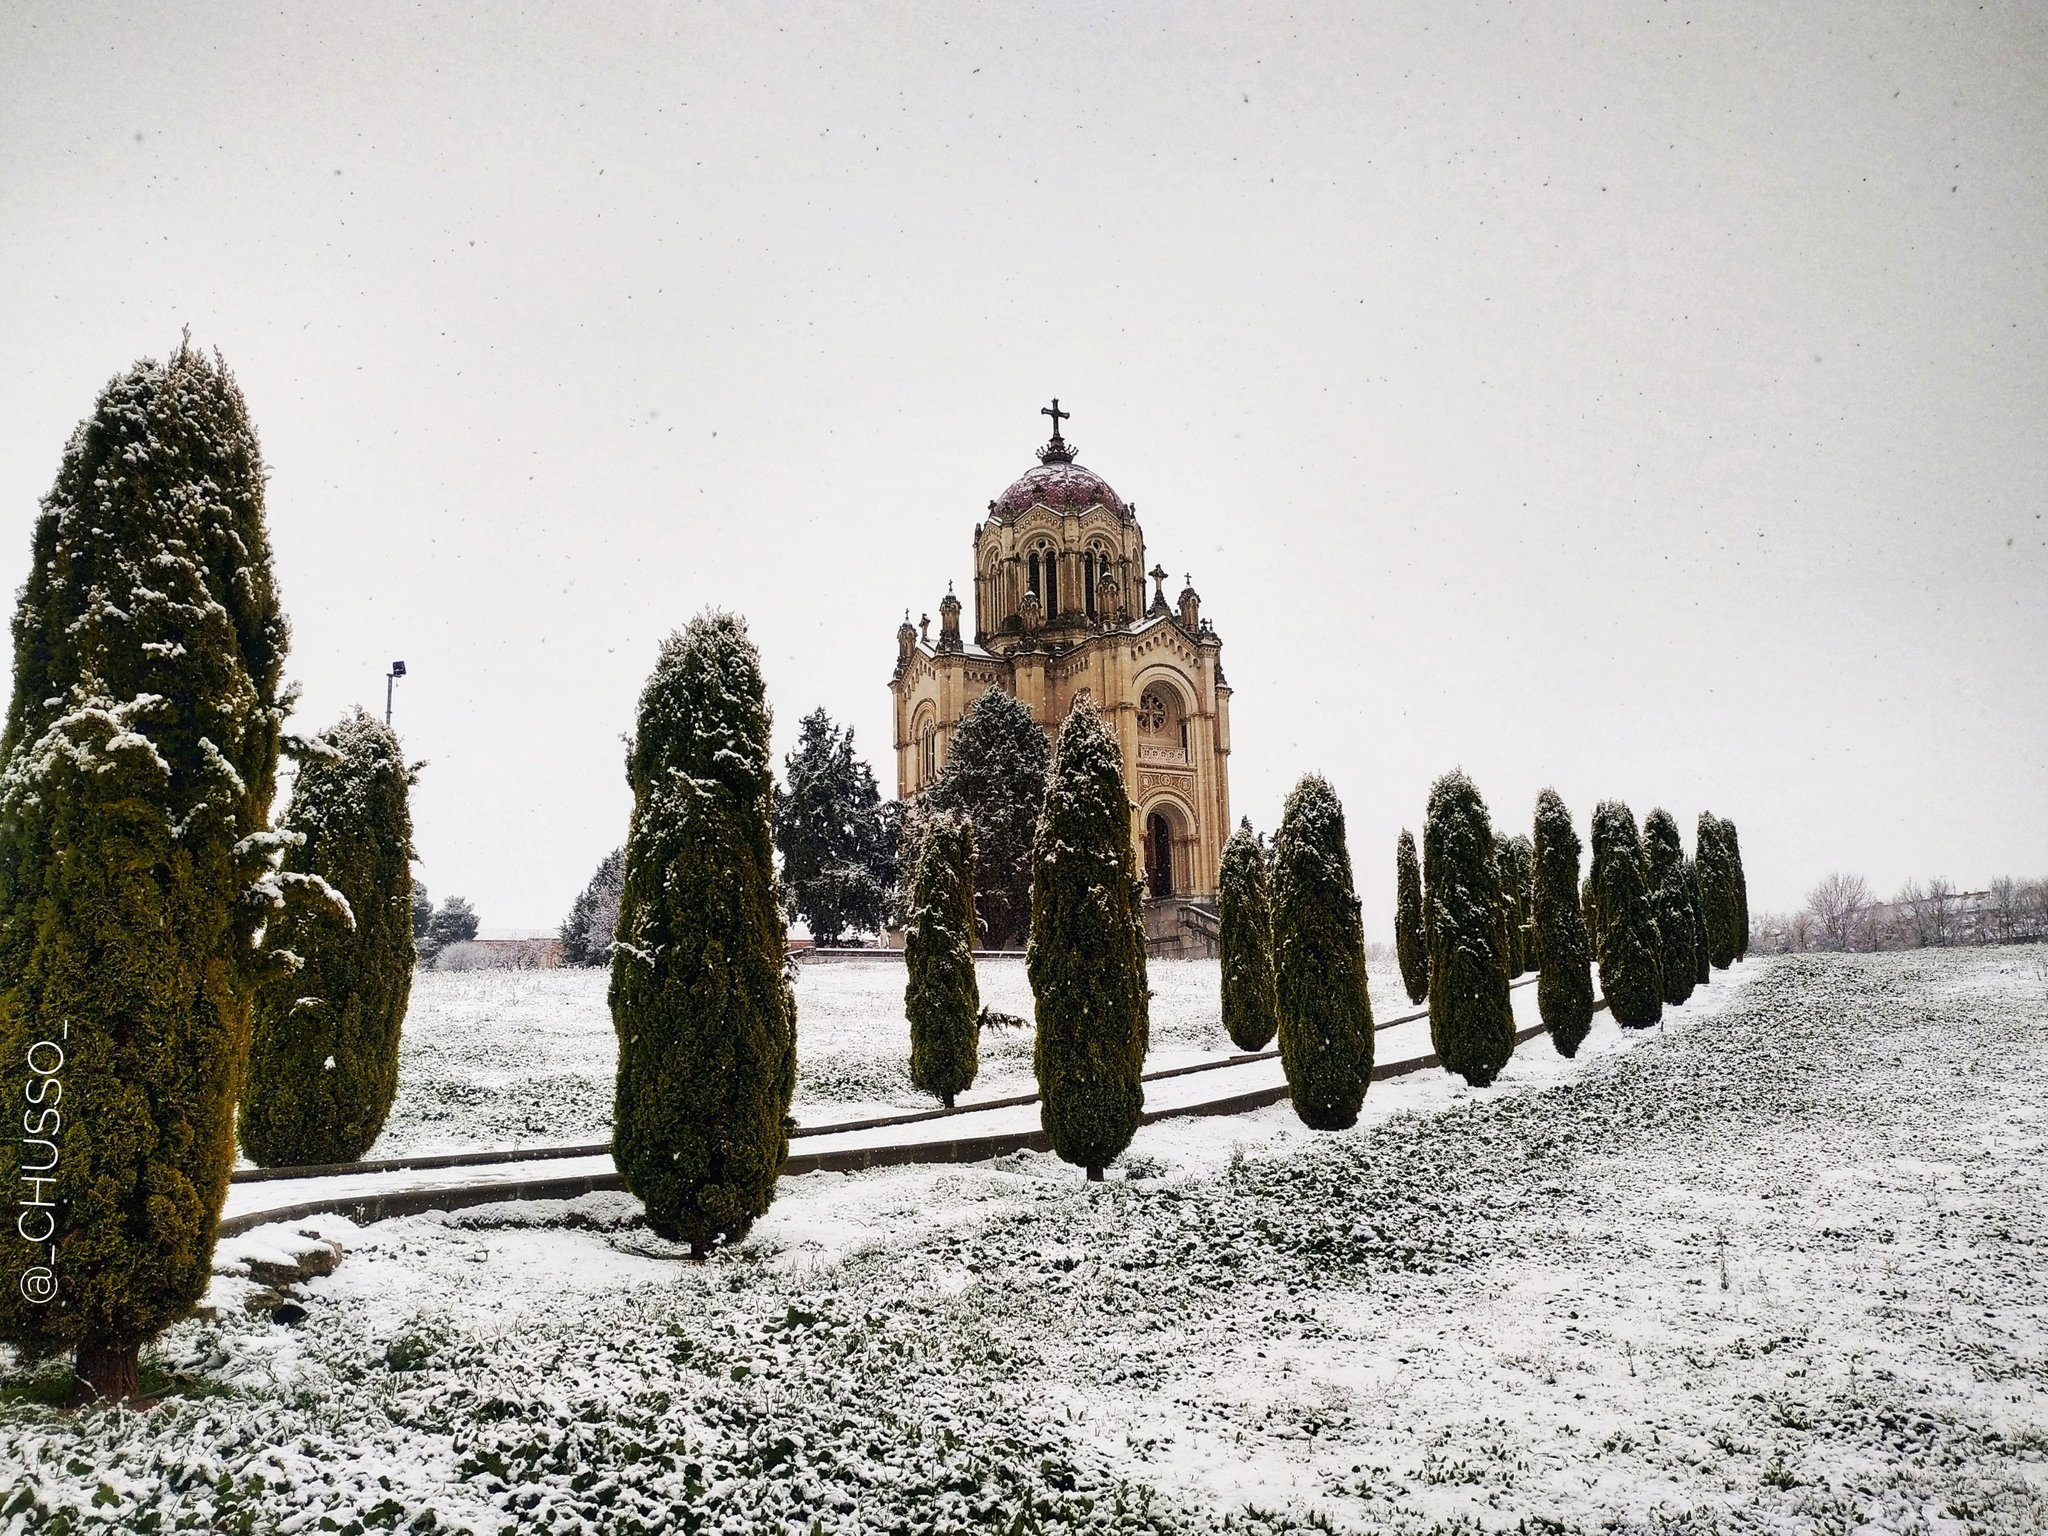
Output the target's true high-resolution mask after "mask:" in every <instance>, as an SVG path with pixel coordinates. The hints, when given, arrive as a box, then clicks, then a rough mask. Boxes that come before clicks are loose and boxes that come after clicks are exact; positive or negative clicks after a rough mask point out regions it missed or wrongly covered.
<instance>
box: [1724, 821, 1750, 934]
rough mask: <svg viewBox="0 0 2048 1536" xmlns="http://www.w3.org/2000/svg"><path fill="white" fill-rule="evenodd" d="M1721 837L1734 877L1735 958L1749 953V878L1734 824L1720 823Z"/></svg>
mask: <svg viewBox="0 0 2048 1536" xmlns="http://www.w3.org/2000/svg"><path fill="white" fill-rule="evenodd" d="M1721 837H1722V840H1723V843H1724V845H1725V846H1726V848H1727V850H1728V867H1729V869H1730V870H1731V871H1732V872H1733V873H1734V876H1735V958H1736V959H1738V960H1740V959H1742V958H1743V957H1744V956H1745V955H1747V954H1748V953H1749V876H1748V875H1747V874H1745V873H1743V869H1742V837H1741V834H1740V833H1738V832H1737V831H1736V830H1735V823H1734V822H1732V821H1723V822H1722V823H1721Z"/></svg>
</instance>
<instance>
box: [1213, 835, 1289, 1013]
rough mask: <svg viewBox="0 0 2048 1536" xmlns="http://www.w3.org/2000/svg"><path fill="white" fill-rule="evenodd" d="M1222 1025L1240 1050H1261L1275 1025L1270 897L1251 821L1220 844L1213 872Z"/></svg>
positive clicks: (1263, 860)
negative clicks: (1217, 867) (1218, 926)
mask: <svg viewBox="0 0 2048 1536" xmlns="http://www.w3.org/2000/svg"><path fill="white" fill-rule="evenodd" d="M1216 885H1217V903H1218V906H1219V908H1220V916H1221V928H1222V933H1221V936H1220V939H1219V941H1218V944H1217V950H1218V955H1219V958H1220V959H1221V961H1222V970H1223V1028H1224V1030H1225V1031H1226V1032H1227V1033H1228V1034H1229V1036H1230V1039H1231V1043H1232V1044H1234V1045H1235V1046H1236V1047H1237V1048H1238V1049H1239V1050H1240V1051H1263V1050H1264V1049H1265V1048H1266V1047H1267V1046H1268V1045H1270V1044H1272V1042H1273V1032H1274V1030H1275V1029H1277V1028H1278V1027H1279V1016H1278V1008H1279V1001H1278V999H1277V997H1276V996H1275V993H1274V986H1275V981H1274V977H1273V899H1272V890H1271V886H1270V882H1269V880H1268V877H1267V873H1266V851H1265V850H1264V849H1263V848H1261V847H1260V846H1259V840H1258V839H1257V838H1256V837H1254V836H1253V835H1252V826H1251V823H1250V822H1249V821H1247V822H1245V823H1244V824H1242V825H1241V826H1239V827H1238V829H1237V830H1236V831H1235V832H1233V833H1231V834H1230V841H1229V842H1227V843H1225V844H1224V845H1223V863H1222V867H1221V869H1220V870H1219V871H1218V874H1217V880H1216Z"/></svg>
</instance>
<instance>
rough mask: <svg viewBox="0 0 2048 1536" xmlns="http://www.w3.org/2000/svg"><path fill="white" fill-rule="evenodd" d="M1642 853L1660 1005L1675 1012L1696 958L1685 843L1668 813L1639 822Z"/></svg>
mask: <svg viewBox="0 0 2048 1536" xmlns="http://www.w3.org/2000/svg"><path fill="white" fill-rule="evenodd" d="M1643 850H1644V854H1645V856H1646V857H1647V858H1648V859H1649V868H1650V902H1651V908H1652V910H1653V911H1654V912H1655V913H1656V916H1657V938H1658V947H1657V960H1658V964H1659V967H1660V969H1661V971H1662V974H1663V978H1664V1002H1665V1004H1666V1005H1667V1006H1668V1007H1672V1008H1676V1007H1679V1006H1681V1005H1682V1004H1683V1003H1684V1002H1685V1000H1686V999H1687V998H1689V997H1691V996H1692V989H1693V987H1694V986H1695V985H1696V982H1695V979H1694V978H1695V977H1696V976H1697V975H1698V972H1699V956H1698V955H1696V954H1695V953H1694V952H1693V917H1692V898H1691V897H1690V896H1688V895H1687V894H1686V889H1685V843H1684V840H1683V839H1682V838H1680V836H1679V834H1678V823H1677V822H1676V821H1674V820H1673V819H1672V816H1671V813H1670V812H1669V811H1666V810H1663V809H1661V808H1660V809H1657V810H1653V811H1651V812H1650V814H1649V815H1648V816H1646V817H1644V818H1643Z"/></svg>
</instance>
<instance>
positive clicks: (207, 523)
mask: <svg viewBox="0 0 2048 1536" xmlns="http://www.w3.org/2000/svg"><path fill="white" fill-rule="evenodd" d="M285 645H286V626H285V621H284V615H283V613H282V611H281V609H280V608H279V605H278V600H277V593H276V589H275V586H274V585H273V582H272V577H271V558H270V540H269V536H268V534H267V533H266V531H265V529H264V518H263V460H262V454H261V452H260V450H259V448H258V445H257V441H256V433H255V430H254V428H253V427H251V425H250V422H249V415H248V409H247V407H246V405H245V404H244V402H243V399H242V394H241V391H240V390H239V389H238V388H237V387H236V385H235V382H234V380H233V378H232V377H231V376H230V375H229V373H228V371H227V368H226V366H225V365H224V364H223V363H221V361H220V360H219V357H218V355H216V356H214V357H212V358H208V357H205V356H203V355H201V354H200V353H198V352H195V351H193V350H192V349H191V348H190V347H189V346H181V347H180V348H179V349H178V351H177V353H176V354H175V355H173V356H172V357H171V358H170V359H169V360H168V361H166V362H163V363H157V362H153V361H143V362H140V363H138V364H136V365H135V367H133V368H132V369H130V370H129V371H128V372H127V373H125V374H123V375H121V376H120V377H119V378H116V379H114V380H113V381H112V382H111V383H109V384H108V385H107V386H106V388H105V389H104V390H102V391H101V393H100V396H99V399H98V402H97V403H96V405H95V406H94V409H93V412H92V414H91V415H90V416H88V417H87V418H86V419H85V420H84V421H83V422H82V423H81V424H80V425H79V427H78V430H77V431H76V432H74V433H73V434H72V437H71V441H70V443H69V444H68V445H67V447H66V448H65V451H64V459H63V463H62V466H61V467H60V468H59V470H58V472H57V478H56V483H55V484H54V486H53V487H52V488H51V490H50V493H49V495H48V496H46V497H45V498H44V499H43V504H42V512H41V515H40V516H39V517H38V518H37V521H36V527H35V537H34V545H33V553H32V557H31V564H30V568H29V575H28V580H27V582H26V583H25V584H24V585H23V587H22V589H21V592H20V596H19V600H18V605H17V607H16V610H15V615H14V694H13V699H12V702H11V703H10V704H9V707H8V712H7V724H6V731H5V735H4V738H0V759H4V768H0V1096H4V1098H5V1100H6V1102H7V1103H9V1104H12V1105H14V1106H17V1108H16V1110H15V1111H10V1113H20V1112H21V1110H20V1106H22V1105H23V1104H27V1105H29V1106H30V1108H29V1109H28V1111H27V1112H26V1114H25V1116H24V1119H23V1121H22V1125H23V1131H17V1132H10V1133H9V1134H8V1136H7V1137H6V1138H5V1139H0V1178H4V1181H5V1184H6V1187H7V1189H8V1190H10V1191H13V1192H14V1193H13V1194H11V1195H10V1196H9V1198H10V1199H11V1200H16V1201H17V1202H29V1201H31V1200H33V1201H39V1202H42V1203H21V1204H20V1210H19V1219H18V1220H10V1221H9V1222H8V1223H7V1224H6V1228H5V1235H4V1237H0V1269H4V1271H5V1274H6V1283H5V1284H4V1286H0V1338H4V1339H6V1340H7V1341H8V1342H9V1343H11V1344H12V1345H14V1347H15V1348H16V1350H17V1351H18V1352H19V1355H20V1357H21V1358H23V1359H25V1360H37V1359H43V1358H47V1357H48V1356H50V1355H54V1354H58V1353H62V1352H64V1351H67V1350H68V1351H71V1352H73V1354H74V1361H75V1367H76V1370H77V1372H78V1375H79V1377H80V1379H81V1381H82V1383H83V1384H84V1386H85V1387H86V1388H87V1389H89V1390H90V1391H92V1392H94V1393H97V1394H98V1395H100V1396H102V1397H109V1398H122V1397H129V1396H132V1395H133V1394H134V1392H135V1390H136V1373H137V1364H138V1356H139V1352H140V1348H141V1346H142V1345H143V1344H144V1343H145V1342H147V1341H148V1340H149V1339H151V1338H153V1337H154V1336H155V1335H156V1334H157V1333H159V1332H161V1331H162V1330H163V1329H164V1328H166V1327H168V1326H169V1325H170V1324H171V1323H173V1322H175V1321H177V1320H178V1319H179V1318H181V1317H183V1316H185V1315H186V1314H187V1313H188V1312H190V1311H191V1309H192V1306H193V1305H194V1303H196V1302H197V1301H198V1300H199V1298H200V1296H201V1295H202V1294H203V1293H204V1292H205V1290H206V1286H207V1279H208V1275H209V1272H210V1269H211V1264H212V1258H213V1245H214V1239H215V1236H216V1233H217V1230H218V1221H219V1216H220V1208H221V1202H222V1200H223V1198H224V1197H225V1195H226V1193H227V1183H228V1171H229V1169H230V1168H231V1167H232V1165H233V1163H234V1155H235V1133H234V1110H235V1097H236V1091H237V1089H238V1088H239V1086H240V1084H241V1079H242V1073H243V1070H244V1067H245V1065H246V1063H247V1061H248V1053H249V1015H250V1007H251V1001H252V998H253V995H254V992H255V989H256V987H257V985H258V984H259V983H260V982H262V981H264V980H265V979H267V978H268V976H269V975H270V974H272V973H273V971H274V970H275V968H276V967H277V966H279V965H281V964H282V963H283V962H280V961H278V960H277V959H276V958H275V956H274V955H266V953H265V952H264V951H262V950H259V949H258V948H257V947H256V940H257V935H258V933H259V931H260V930H261V929H262V927H263V925H264V924H265V922H266V921H267V920H271V919H275V918H276V917H278V916H279V915H280V913H281V912H282V911H283V910H284V908H285V906H286V905H287V903H288V902H290V901H295V900H296V899H298V898H299V897H301V896H304V895H307V894H309V892H310V893H317V892H318V888H317V886H314V885H313V884H312V883H311V882H308V881H305V880H303V879H299V878H295V877H280V876H279V875H278V874H277V873H276V869H275V865H276V853H277V846H278V841H279V839H278V836H277V834H275V833H272V832H270V831H268V827H269V822H270V806H271V797H272V794H273V792H274V790H275V788H276V783H277V756H278V747H279V742H280V729H281V723H282V719H283V715H284V712H285V708H286V707H287V706H288V703H289V699H288V697H287V696H286V694H285V693H284V691H283V689H282V686H281V683H282V669H283V665H284V653H285ZM60 1084H61V1086H59V1085H60ZM59 1094H61V1099H60V1098H59V1097H58V1095H59ZM23 1132H25V1133H26V1134H25V1135H24V1134H23ZM37 1180H39V1181H40V1182H31V1181H37ZM32 1271H33V1272H34V1273H35V1274H36V1275H37V1276H38V1277H39V1278H38V1279H37V1281H35V1282H34V1283H31V1282H30V1281H29V1279H28V1277H29V1275H30V1274H31V1272H32ZM42 1277H46V1278H47V1280H48V1282H49V1284H50V1286H51V1287H52V1288H53V1294H51V1295H49V1296H48V1297H47V1298H45V1297H44V1296H43V1295H42V1294H41V1284H42ZM18 1278H19V1281H20V1283H19V1284H18V1283H17V1280H18Z"/></svg>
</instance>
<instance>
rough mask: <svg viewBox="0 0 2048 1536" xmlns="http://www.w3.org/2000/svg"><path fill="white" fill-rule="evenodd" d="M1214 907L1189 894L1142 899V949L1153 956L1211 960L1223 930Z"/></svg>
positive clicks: (1157, 958)
mask: <svg viewBox="0 0 2048 1536" xmlns="http://www.w3.org/2000/svg"><path fill="white" fill-rule="evenodd" d="M1222 927H1223V925H1222V919H1221V917H1220V916H1219V915H1218V914H1217V911H1216V908H1215V907H1214V906H1213V905H1210V904H1209V903H1207V902H1203V901H1198V900H1196V899H1195V898H1193V897H1190V896H1154V897H1150V898H1148V899H1147V900H1146V902H1145V953H1146V954H1147V955H1148V956H1150V957H1151V958H1152V959H1155V960H1213V959H1214V958H1215V957H1216V950H1217V941H1218V939H1219V938H1220V936H1221V934H1222Z"/></svg>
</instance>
